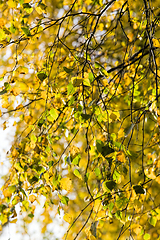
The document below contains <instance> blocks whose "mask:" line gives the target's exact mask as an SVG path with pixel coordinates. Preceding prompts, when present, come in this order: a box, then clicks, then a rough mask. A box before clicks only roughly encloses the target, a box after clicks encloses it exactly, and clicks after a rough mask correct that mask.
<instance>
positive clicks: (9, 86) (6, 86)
mask: <svg viewBox="0 0 160 240" xmlns="http://www.w3.org/2000/svg"><path fill="white" fill-rule="evenodd" d="M4 86H5V89H6V90H7V91H8V90H10V89H11V85H10V84H9V83H8V82H5V83H4Z"/></svg>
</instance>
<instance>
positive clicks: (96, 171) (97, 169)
mask: <svg viewBox="0 0 160 240" xmlns="http://www.w3.org/2000/svg"><path fill="white" fill-rule="evenodd" d="M94 171H95V174H96V177H98V176H99V175H100V174H101V171H100V169H99V168H98V167H96V168H95V169H94Z"/></svg>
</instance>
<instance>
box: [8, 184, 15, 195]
mask: <svg viewBox="0 0 160 240" xmlns="http://www.w3.org/2000/svg"><path fill="white" fill-rule="evenodd" d="M8 190H9V191H10V192H11V193H13V192H15V191H16V186H15V185H12V186H9V187H8Z"/></svg>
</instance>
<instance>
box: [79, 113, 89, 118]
mask: <svg viewBox="0 0 160 240" xmlns="http://www.w3.org/2000/svg"><path fill="white" fill-rule="evenodd" d="M81 116H82V118H83V119H84V120H88V119H90V118H91V115H90V114H83V113H81Z"/></svg>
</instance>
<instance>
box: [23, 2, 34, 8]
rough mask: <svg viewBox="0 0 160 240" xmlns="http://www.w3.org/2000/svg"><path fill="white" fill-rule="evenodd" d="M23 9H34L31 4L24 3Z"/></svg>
mask: <svg viewBox="0 0 160 240" xmlns="http://www.w3.org/2000/svg"><path fill="white" fill-rule="evenodd" d="M23 8H32V7H31V5H30V4H29V3H23Z"/></svg>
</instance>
